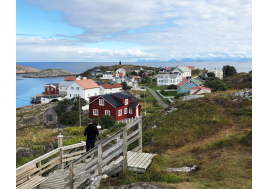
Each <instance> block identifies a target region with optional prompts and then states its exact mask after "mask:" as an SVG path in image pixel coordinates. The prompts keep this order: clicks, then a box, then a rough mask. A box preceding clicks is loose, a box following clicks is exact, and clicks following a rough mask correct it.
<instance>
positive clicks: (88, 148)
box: [86, 140, 96, 158]
mask: <svg viewBox="0 0 270 189" xmlns="http://www.w3.org/2000/svg"><path fill="white" fill-rule="evenodd" d="M95 142H96V140H87V141H86V152H88V151H89V150H90V147H91V149H92V148H94V147H95ZM88 158H90V157H88Z"/></svg>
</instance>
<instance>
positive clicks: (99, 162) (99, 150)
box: [98, 144, 103, 175]
mask: <svg viewBox="0 0 270 189" xmlns="http://www.w3.org/2000/svg"><path fill="white" fill-rule="evenodd" d="M102 157H103V156H102V144H100V145H98V174H99V175H101V174H102Z"/></svg>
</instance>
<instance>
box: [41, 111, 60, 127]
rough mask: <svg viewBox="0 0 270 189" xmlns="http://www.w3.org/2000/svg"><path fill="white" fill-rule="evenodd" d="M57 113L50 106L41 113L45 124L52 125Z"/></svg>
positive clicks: (55, 121) (54, 122) (55, 120)
mask: <svg viewBox="0 0 270 189" xmlns="http://www.w3.org/2000/svg"><path fill="white" fill-rule="evenodd" d="M57 119H58V116H57V113H56V112H55V111H54V110H53V109H52V108H51V107H50V108H48V109H47V110H46V111H45V112H44V113H43V120H44V123H45V124H49V125H54V124H56V123H57Z"/></svg>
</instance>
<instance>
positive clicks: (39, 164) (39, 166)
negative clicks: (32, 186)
mask: <svg viewBox="0 0 270 189" xmlns="http://www.w3.org/2000/svg"><path fill="white" fill-rule="evenodd" d="M38 169H39V176H41V161H39V162H38Z"/></svg>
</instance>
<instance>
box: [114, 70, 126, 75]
mask: <svg viewBox="0 0 270 189" xmlns="http://www.w3.org/2000/svg"><path fill="white" fill-rule="evenodd" d="M115 72H116V73H123V76H125V75H126V70H125V69H124V68H119V69H118V70H116V71H115Z"/></svg>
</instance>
